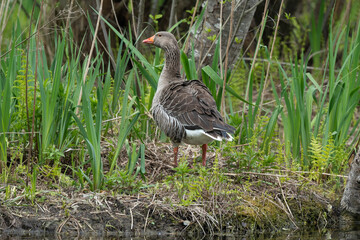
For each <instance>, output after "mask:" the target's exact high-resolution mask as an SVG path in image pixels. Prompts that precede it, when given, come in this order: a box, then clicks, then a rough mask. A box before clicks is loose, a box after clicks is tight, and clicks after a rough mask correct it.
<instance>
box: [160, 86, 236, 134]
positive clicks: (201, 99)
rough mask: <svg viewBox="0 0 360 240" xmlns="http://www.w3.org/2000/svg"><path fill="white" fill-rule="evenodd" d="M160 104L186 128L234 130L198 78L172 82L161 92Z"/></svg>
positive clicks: (232, 131)
mask: <svg viewBox="0 0 360 240" xmlns="http://www.w3.org/2000/svg"><path fill="white" fill-rule="evenodd" d="M160 104H161V105H162V106H163V108H164V110H165V111H166V112H167V114H169V115H170V116H171V117H174V118H176V119H177V120H178V121H179V122H180V123H181V124H182V125H184V127H185V128H186V129H190V130H195V129H203V130H204V131H205V132H211V131H214V130H220V131H226V132H228V133H231V134H232V133H234V131H235V128H234V127H232V126H230V125H228V124H226V123H225V122H224V120H223V118H222V117H221V115H220V113H219V111H218V110H217V107H216V103H215V100H214V98H213V97H212V95H211V93H210V91H209V89H208V88H207V87H206V86H205V85H204V84H203V83H202V82H200V81H198V80H192V81H181V82H174V83H172V84H171V85H170V87H169V88H168V89H166V90H165V91H164V92H163V94H162V97H161V99H160Z"/></svg>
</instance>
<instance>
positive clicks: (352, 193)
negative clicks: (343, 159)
mask: <svg viewBox="0 0 360 240" xmlns="http://www.w3.org/2000/svg"><path fill="white" fill-rule="evenodd" d="M340 207H341V210H342V215H341V221H340V228H341V229H346V230H351V229H353V228H354V227H356V226H358V223H359V219H360V151H359V150H358V152H357V153H356V154H355V157H354V160H353V161H350V172H349V176H348V179H347V181H346V187H345V190H344V193H343V196H342V199H341V203H340Z"/></svg>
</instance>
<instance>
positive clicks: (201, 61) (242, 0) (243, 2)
mask: <svg viewBox="0 0 360 240" xmlns="http://www.w3.org/2000/svg"><path fill="white" fill-rule="evenodd" d="M261 1H262V0H237V1H236V4H235V9H234V21H233V23H232V25H233V34H232V36H231V46H230V48H229V59H228V66H229V67H230V68H232V67H233V65H234V64H235V62H236V60H237V58H238V56H239V54H240V52H241V48H242V46H243V42H244V39H245V37H246V34H247V32H248V30H249V27H250V24H251V21H252V19H253V16H254V13H255V10H256V6H257V5H258V3H259V2H261ZM220 8H221V4H220V1H218V0H209V1H207V6H206V10H205V14H204V18H203V22H202V23H201V24H200V27H199V29H198V30H197V32H196V33H195V34H194V36H193V41H194V48H195V61H196V65H197V66H198V68H199V69H201V68H202V67H203V66H206V65H209V64H211V62H212V58H213V55H214V50H215V47H216V44H214V36H218V35H219V33H220V27H221V26H220V24H219V23H220V21H219V19H220ZM230 12H231V1H230V2H229V1H224V3H223V9H222V25H223V26H222V34H221V35H220V36H219V37H221V52H222V54H221V56H222V60H224V58H225V51H226V43H227V41H228V37H229V30H230ZM219 37H218V38H217V39H218V40H219ZM190 50H191V48H190Z"/></svg>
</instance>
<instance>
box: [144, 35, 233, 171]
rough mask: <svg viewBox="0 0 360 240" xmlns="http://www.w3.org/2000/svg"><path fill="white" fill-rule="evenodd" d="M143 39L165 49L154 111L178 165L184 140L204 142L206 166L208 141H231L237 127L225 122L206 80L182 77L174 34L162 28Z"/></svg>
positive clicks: (204, 162)
mask: <svg viewBox="0 0 360 240" xmlns="http://www.w3.org/2000/svg"><path fill="white" fill-rule="evenodd" d="M143 43H148V44H153V45H155V46H156V47H159V48H161V49H163V50H164V51H165V66H164V67H163V70H162V72H161V74H160V78H159V82H158V86H157V90H156V93H155V95H154V98H153V102H152V107H151V114H152V116H153V118H154V120H155V122H156V124H157V126H158V127H159V128H160V129H161V130H162V131H164V133H165V134H166V136H168V137H169V138H170V140H171V141H172V143H173V146H174V164H175V166H177V156H178V150H179V145H180V143H187V144H192V145H202V164H203V166H205V165H206V150H207V144H208V143H210V142H211V141H213V140H217V141H222V140H223V139H225V140H227V141H231V140H232V139H233V137H232V136H231V134H233V133H234V131H235V128H234V127H232V126H230V125H228V124H226V123H225V122H224V120H223V118H222V117H221V115H220V113H219V111H218V110H217V108H216V103H215V100H214V98H213V97H212V95H211V93H210V91H209V89H208V88H207V87H206V86H205V85H204V84H203V83H202V82H200V81H198V80H191V81H187V80H186V79H183V78H182V77H181V75H180V50H179V46H178V43H177V41H176V38H175V37H174V35H173V34H171V33H169V32H158V33H156V34H155V35H154V36H152V37H150V38H148V39H145V40H144V41H143Z"/></svg>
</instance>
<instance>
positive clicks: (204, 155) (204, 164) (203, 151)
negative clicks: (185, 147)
mask: <svg viewBox="0 0 360 240" xmlns="http://www.w3.org/2000/svg"><path fill="white" fill-rule="evenodd" d="M201 148H202V165H203V166H206V150H207V144H203V145H202V146H201Z"/></svg>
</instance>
